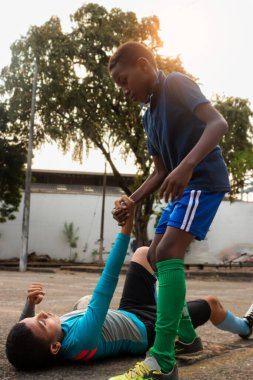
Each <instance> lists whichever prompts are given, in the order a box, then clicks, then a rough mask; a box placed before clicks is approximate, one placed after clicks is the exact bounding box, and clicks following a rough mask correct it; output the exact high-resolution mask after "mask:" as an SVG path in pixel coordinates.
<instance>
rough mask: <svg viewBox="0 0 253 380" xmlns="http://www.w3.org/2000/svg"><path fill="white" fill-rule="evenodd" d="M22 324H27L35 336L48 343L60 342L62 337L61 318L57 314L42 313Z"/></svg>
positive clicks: (23, 321)
mask: <svg viewBox="0 0 253 380" xmlns="http://www.w3.org/2000/svg"><path fill="white" fill-rule="evenodd" d="M20 323H25V324H26V326H27V327H29V329H31V330H32V332H33V333H34V335H36V336H37V337H39V338H41V339H45V340H46V341H48V342H54V341H58V340H59V339H60V337H61V336H62V330H61V323H60V318H59V317H58V316H57V315H56V314H52V313H47V312H44V311H42V312H40V313H39V314H38V315H36V316H35V317H32V318H25V319H23V320H22V321H21V322H20Z"/></svg>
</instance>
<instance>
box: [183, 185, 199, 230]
mask: <svg viewBox="0 0 253 380" xmlns="http://www.w3.org/2000/svg"><path fill="white" fill-rule="evenodd" d="M200 194H201V190H198V191H197V195H196V198H195V205H194V207H193V209H192V212H191V216H190V219H189V222H188V224H187V227H186V229H185V231H187V232H188V231H189V230H190V227H191V224H192V221H193V218H194V216H195V213H196V210H197V207H198V205H199V197H200Z"/></svg>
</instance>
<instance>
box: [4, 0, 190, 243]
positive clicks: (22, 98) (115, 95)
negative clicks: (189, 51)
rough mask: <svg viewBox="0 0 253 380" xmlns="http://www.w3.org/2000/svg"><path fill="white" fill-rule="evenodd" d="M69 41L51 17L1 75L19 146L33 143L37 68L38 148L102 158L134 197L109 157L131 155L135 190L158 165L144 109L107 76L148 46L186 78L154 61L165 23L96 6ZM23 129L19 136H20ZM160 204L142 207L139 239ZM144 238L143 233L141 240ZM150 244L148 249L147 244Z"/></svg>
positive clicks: (77, 19)
mask: <svg viewBox="0 0 253 380" xmlns="http://www.w3.org/2000/svg"><path fill="white" fill-rule="evenodd" d="M71 19H72V23H73V29H72V32H71V33H63V31H62V29H61V24H60V20H59V19H58V18H57V17H52V18H51V19H50V20H49V21H48V22H46V23H45V24H44V25H42V26H40V27H37V26H33V27H31V28H30V30H29V31H28V33H27V35H26V36H24V37H22V38H21V39H20V40H18V41H16V42H15V43H14V44H13V45H12V62H11V65H10V66H9V67H6V68H4V69H3V71H2V75H1V77H2V86H1V89H0V90H1V92H2V94H3V95H4V96H5V97H6V98H8V100H9V109H10V114H11V118H12V122H13V124H12V126H13V129H14V130H15V131H16V133H18V134H19V136H20V139H21V140H23V141H26V140H27V128H28V125H29V117H30V99H31V88H32V86H31V83H32V67H33V65H32V63H33V61H34V57H36V59H37V62H38V67H39V78H38V86H37V88H38V90H37V98H36V123H35V130H34V142H35V145H39V144H41V143H43V142H45V141H46V140H47V139H53V140H55V141H57V142H58V144H59V146H60V147H61V148H62V149H63V150H64V151H66V150H68V148H69V146H70V142H71V141H73V142H74V143H75V153H74V156H75V158H79V159H81V158H82V152H83V148H84V146H85V147H86V149H87V152H88V151H89V149H90V148H91V147H96V148H98V149H100V150H101V152H102V153H103V154H104V155H105V157H106V159H107V160H108V162H109V163H110V165H111V168H112V170H113V173H114V175H115V176H116V177H117V180H118V184H119V186H120V187H121V188H122V189H123V190H124V192H126V193H127V194H130V193H131V192H132V190H134V188H132V189H129V188H128V187H127V186H126V184H125V182H124V179H123V177H122V176H121V175H120V173H119V172H118V170H117V168H116V164H115V162H114V161H113V159H112V156H111V152H112V150H113V148H115V147H119V146H120V147H121V154H122V157H123V158H127V156H128V155H129V154H130V153H132V154H133V155H134V157H135V164H136V166H137V175H136V183H135V187H136V186H137V184H139V183H141V182H143V180H144V179H145V178H146V177H147V176H148V173H149V171H150V167H151V164H152V161H151V159H150V157H149V155H148V153H147V149H146V137H145V134H144V131H143V127H142V123H141V110H140V107H139V106H138V105H136V104H134V103H133V102H131V100H126V99H125V98H124V97H123V95H122V93H121V91H120V90H119V89H117V88H116V87H115V86H114V84H113V82H112V80H111V78H110V76H109V73H108V69H107V65H108V59H109V56H110V55H111V54H112V52H113V51H114V50H115V49H116V48H117V47H118V46H119V45H120V44H121V43H123V42H126V41H128V40H135V41H139V42H143V43H145V44H146V45H147V46H149V47H150V48H151V49H152V50H153V52H154V54H155V55H156V56H157V62H158V67H159V68H162V69H163V70H164V71H165V72H166V73H167V74H168V73H170V72H172V71H181V72H185V71H184V68H183V66H182V63H181V61H180V58H179V57H177V58H175V59H171V58H169V57H162V56H159V55H157V54H156V52H157V49H158V48H159V47H161V46H162V41H161V39H160V37H159V34H158V32H159V19H158V18H157V17H156V16H151V17H145V18H142V19H141V20H138V19H137V16H136V15H135V13H133V12H123V11H122V10H120V9H117V8H114V9H112V10H111V11H110V12H108V11H107V10H106V9H105V8H104V7H102V6H100V5H98V4H92V3H90V4H87V5H84V6H82V7H81V8H80V9H78V10H77V11H76V12H75V13H74V14H73V15H72V16H71ZM17 125H18V128H17ZM153 201H154V197H153V196H150V197H149V198H147V199H145V200H144V201H143V203H142V204H140V205H139V206H138V210H137V213H136V215H137V218H138V225H139V232H138V231H136V233H137V234H143V233H144V235H145V234H146V228H147V222H148V219H149V216H150V213H152V205H153ZM143 231H144V232H143ZM145 240H147V239H146V237H145V236H144V237H143V239H142V244H144V243H146V241H145Z"/></svg>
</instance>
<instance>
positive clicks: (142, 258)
mask: <svg viewBox="0 0 253 380" xmlns="http://www.w3.org/2000/svg"><path fill="white" fill-rule="evenodd" d="M148 252H149V247H139V248H137V249H136V251H135V252H134V254H133V257H132V260H131V261H132V262H135V263H138V264H140V265H141V266H142V267H143V268H145V269H146V270H147V271H148V272H150V273H152V274H153V273H154V270H153V269H152V266H151V265H150V263H149V260H148Z"/></svg>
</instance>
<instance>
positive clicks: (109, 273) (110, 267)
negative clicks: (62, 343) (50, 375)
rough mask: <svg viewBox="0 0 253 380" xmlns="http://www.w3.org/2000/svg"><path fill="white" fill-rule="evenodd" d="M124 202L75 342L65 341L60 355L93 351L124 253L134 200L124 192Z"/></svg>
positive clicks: (75, 357) (74, 354) (74, 355)
mask: <svg viewBox="0 0 253 380" xmlns="http://www.w3.org/2000/svg"><path fill="white" fill-rule="evenodd" d="M124 202H125V203H126V205H127V207H128V210H129V218H128V219H127V222H126V225H125V226H124V227H122V229H121V232H120V233H119V234H118V236H117V238H116V241H115V243H114V245H113V247H112V249H111V252H110V254H109V257H108V259H107V261H106V265H105V268H104V270H103V272H102V275H101V277H100V279H99V281H98V283H97V285H96V287H95V290H94V292H93V294H92V298H91V302H90V304H89V306H88V309H87V312H86V313H85V314H84V316H83V317H82V318H80V320H79V321H78V325H77V326H76V328H75V337H73V338H72V339H73V341H74V342H75V344H73V346H72V348H71V349H70V346H71V345H72V343H71V342H66V344H67V346H68V347H66V352H65V354H64V353H63V355H64V356H65V355H67V357H68V358H69V359H77V358H78V355H80V352H82V351H83V350H88V351H90V352H93V353H95V352H96V347H97V344H98V341H99V339H100V336H101V330H102V326H103V323H104V320H105V317H106V314H107V311H108V308H109V305H110V302H111V299H112V297H113V294H114V291H115V288H116V286H117V283H118V278H119V273H120V270H121V267H122V265H123V262H124V259H125V256H126V253H127V248H128V244H129V240H130V234H131V231H132V225H133V216H134V202H133V201H132V200H131V199H129V198H127V197H126V196H125V197H124ZM62 348H63V347H62ZM63 349H64V348H63Z"/></svg>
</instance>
